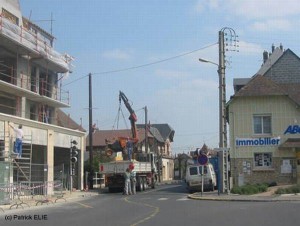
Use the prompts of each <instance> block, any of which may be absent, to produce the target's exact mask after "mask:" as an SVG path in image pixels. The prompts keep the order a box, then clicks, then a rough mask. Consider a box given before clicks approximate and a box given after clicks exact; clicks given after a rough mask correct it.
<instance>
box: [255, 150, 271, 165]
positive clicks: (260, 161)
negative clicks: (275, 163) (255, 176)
mask: <svg viewBox="0 0 300 226" xmlns="http://www.w3.org/2000/svg"><path fill="white" fill-rule="evenodd" d="M254 166H255V167H267V168H271V167H272V154H271V153H254Z"/></svg>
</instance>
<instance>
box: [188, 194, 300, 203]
mask: <svg viewBox="0 0 300 226" xmlns="http://www.w3.org/2000/svg"><path fill="white" fill-rule="evenodd" d="M188 198H189V199H194V200H206V201H231V202H232V201H235V202H295V201H296V202H297V201H298V202H299V201H300V195H289V196H282V195H280V196H265V197H264V196H240V195H236V196H232V195H228V196H226V195H222V196H200V195H197V194H191V195H188Z"/></svg>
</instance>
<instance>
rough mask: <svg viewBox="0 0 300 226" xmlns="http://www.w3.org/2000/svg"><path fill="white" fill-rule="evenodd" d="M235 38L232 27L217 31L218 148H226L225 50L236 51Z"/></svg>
mask: <svg viewBox="0 0 300 226" xmlns="http://www.w3.org/2000/svg"><path fill="white" fill-rule="evenodd" d="M225 36H228V38H226V39H225V38H224V37H225ZM237 38H238V36H237V35H236V33H235V31H234V30H233V29H232V28H229V27H224V28H222V29H221V30H220V31H219V65H218V74H219V120H220V122H219V127H220V128H219V133H220V134H219V148H227V123H226V79H225V68H226V66H225V51H237V52H238V49H237V48H238V47H239V46H238V45H237V42H238V40H237ZM225 43H226V44H225ZM225 46H226V49H225Z"/></svg>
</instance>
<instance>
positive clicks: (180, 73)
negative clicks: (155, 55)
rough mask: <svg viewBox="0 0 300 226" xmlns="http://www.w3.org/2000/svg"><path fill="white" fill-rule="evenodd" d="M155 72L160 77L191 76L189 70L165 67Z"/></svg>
mask: <svg viewBox="0 0 300 226" xmlns="http://www.w3.org/2000/svg"><path fill="white" fill-rule="evenodd" d="M155 74H156V75H158V76H160V77H164V78H169V79H175V78H187V77H189V73H187V72H183V71H172V70H165V69H159V70H156V71H155Z"/></svg>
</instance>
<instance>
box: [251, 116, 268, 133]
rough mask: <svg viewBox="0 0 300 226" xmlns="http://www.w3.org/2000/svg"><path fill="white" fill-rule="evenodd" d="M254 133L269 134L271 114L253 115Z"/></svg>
mask: <svg viewBox="0 0 300 226" xmlns="http://www.w3.org/2000/svg"><path fill="white" fill-rule="evenodd" d="M253 128H254V134H271V116H268V115H255V116H253Z"/></svg>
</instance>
